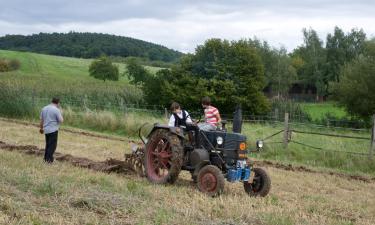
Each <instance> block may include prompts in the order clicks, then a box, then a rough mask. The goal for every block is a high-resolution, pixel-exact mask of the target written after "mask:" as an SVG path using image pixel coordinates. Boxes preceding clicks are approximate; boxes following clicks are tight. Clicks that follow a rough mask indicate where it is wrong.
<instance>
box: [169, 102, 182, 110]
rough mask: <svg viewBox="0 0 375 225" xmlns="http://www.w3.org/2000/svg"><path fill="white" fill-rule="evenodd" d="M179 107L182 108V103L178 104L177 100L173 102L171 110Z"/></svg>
mask: <svg viewBox="0 0 375 225" xmlns="http://www.w3.org/2000/svg"><path fill="white" fill-rule="evenodd" d="M179 108H181V106H180V104H178V103H177V102H173V103H172V104H171V111H172V112H173V111H175V110H176V109H179Z"/></svg>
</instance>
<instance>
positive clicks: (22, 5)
mask: <svg viewBox="0 0 375 225" xmlns="http://www.w3.org/2000/svg"><path fill="white" fill-rule="evenodd" d="M2 1H4V2H2V3H1V6H2V7H1V8H0V20H3V21H8V22H14V23H29V24H30V23H47V24H53V23H69V22H104V21H112V20H123V19H130V18H158V19H162V20H173V19H175V18H176V17H178V16H179V15H180V13H181V11H183V10H185V9H186V8H194V9H196V10H200V11H204V12H206V13H211V14H218V15H220V14H228V13H233V12H243V13H247V14H249V15H252V14H257V13H259V12H260V11H263V10H267V11H270V12H273V13H278V14H291V15H302V16H321V15H326V14H355V13H357V14H359V15H363V14H364V13H365V14H366V13H373V11H374V6H373V5H374V4H373V2H372V1H365V0H359V1H349V0H341V1H339V0H331V1H323V0H307V1H301V0H288V1H280V0H263V1H262V0H256V1H249V0H247V1H245V0H234V1H224V0H220V1H214V0H206V1H198V0H191V1H179V0H155V1H145V0H129V1H123V0H107V1H103V0H91V1H87V0H75V1H72V0H70V1H62V0H33V1H30V0H12V1H6V0H2Z"/></svg>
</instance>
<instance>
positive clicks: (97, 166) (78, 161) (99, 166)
mask: <svg viewBox="0 0 375 225" xmlns="http://www.w3.org/2000/svg"><path fill="white" fill-rule="evenodd" d="M0 149H2V150H7V151H17V152H21V153H24V154H28V155H36V156H41V155H44V149H39V148H38V147H36V146H33V145H11V144H7V143H5V142H2V141H0ZM54 156H55V159H56V160H57V161H65V162H69V163H71V164H72V165H74V166H77V167H82V168H88V169H92V170H95V171H100V172H108V173H109V172H116V173H122V174H134V172H135V171H134V169H133V168H132V166H130V165H128V164H126V163H125V161H121V160H117V159H112V158H110V159H107V160H105V161H102V162H96V161H93V160H90V159H87V158H83V157H75V156H72V155H69V154H61V153H59V152H56V153H55V154H54Z"/></svg>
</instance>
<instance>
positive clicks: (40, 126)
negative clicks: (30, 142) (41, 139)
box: [39, 111, 44, 134]
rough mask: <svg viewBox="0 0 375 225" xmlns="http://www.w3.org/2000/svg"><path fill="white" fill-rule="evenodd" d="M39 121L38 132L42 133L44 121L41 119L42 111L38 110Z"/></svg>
mask: <svg viewBox="0 0 375 225" xmlns="http://www.w3.org/2000/svg"><path fill="white" fill-rule="evenodd" d="M39 119H40V123H39V133H41V134H43V133H44V130H43V124H44V121H43V111H42V112H40V117H39Z"/></svg>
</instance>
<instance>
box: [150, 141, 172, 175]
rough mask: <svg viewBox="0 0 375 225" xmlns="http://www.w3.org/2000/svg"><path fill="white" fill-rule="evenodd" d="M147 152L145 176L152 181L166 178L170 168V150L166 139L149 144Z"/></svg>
mask: <svg viewBox="0 0 375 225" xmlns="http://www.w3.org/2000/svg"><path fill="white" fill-rule="evenodd" d="M148 147H149V150H148V151H147V159H148V160H147V174H148V176H149V177H151V178H152V179H154V180H162V179H164V178H165V177H166V176H168V173H169V170H170V168H171V166H172V161H171V159H172V149H171V146H170V143H169V141H168V140H167V139H163V138H161V139H158V140H156V141H154V142H153V143H150V146H148Z"/></svg>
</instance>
